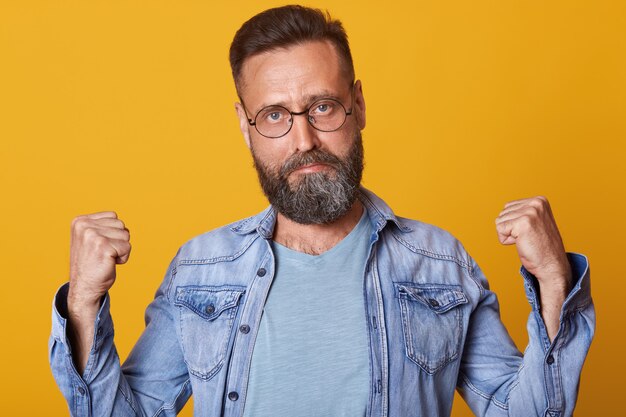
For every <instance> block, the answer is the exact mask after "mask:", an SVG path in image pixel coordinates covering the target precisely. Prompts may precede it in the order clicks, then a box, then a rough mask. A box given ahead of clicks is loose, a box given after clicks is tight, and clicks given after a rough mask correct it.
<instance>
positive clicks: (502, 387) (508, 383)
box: [457, 254, 595, 417]
mask: <svg viewBox="0 0 626 417" xmlns="http://www.w3.org/2000/svg"><path fill="white" fill-rule="evenodd" d="M568 258H569V260H570V264H571V267H572V273H573V277H574V285H573V288H572V290H571V291H570V292H569V294H568V295H567V297H566V299H565V302H564V303H563V306H562V309H561V311H560V317H559V318H558V326H557V332H556V335H555V336H554V338H553V339H552V340H550V338H549V337H548V331H547V327H546V326H545V324H544V319H543V318H542V316H541V314H540V309H541V303H540V297H539V296H538V291H537V289H538V284H537V280H536V278H535V277H533V276H532V275H531V274H530V273H529V272H528V271H527V270H526V269H525V268H522V276H523V277H524V284H525V290H526V295H527V298H528V301H529V303H530V305H531V308H532V310H531V312H530V315H529V317H528V321H527V329H528V345H527V346H526V349H525V351H524V354H523V355H522V354H521V353H520V352H519V351H518V350H517V348H516V347H515V344H514V343H513V341H512V340H511V338H510V337H509V335H508V333H507V331H506V328H505V327H504V325H503V324H502V321H501V320H500V313H499V305H498V300H497V298H496V295H495V294H494V293H493V292H491V291H490V290H489V285H488V283H487V280H486V278H485V276H484V275H483V273H482V271H481V270H480V268H479V267H478V265H476V264H475V263H474V262H473V261H472V265H473V268H472V269H473V275H474V278H475V279H476V280H477V281H478V282H480V283H481V286H482V296H481V298H480V301H479V304H478V305H477V306H476V308H475V310H474V312H473V313H472V316H471V318H470V326H469V329H468V332H467V336H466V342H465V347H464V352H463V358H462V362H461V371H460V373H459V380H458V382H457V388H458V390H459V393H460V394H461V396H463V398H464V399H465V401H466V402H467V404H468V405H469V406H470V408H471V409H472V411H473V412H474V413H475V414H476V415H477V416H485V417H496V416H503V417H504V416H515V417H531V416H541V417H544V416H547V417H555V416H558V417H568V416H571V415H572V413H573V411H574V407H575V405H576V398H577V396H578V384H579V380H580V374H581V371H582V366H583V363H584V361H585V357H586V355H587V351H588V349H589V346H590V344H591V340H592V338H593V334H594V327H595V312H594V308H593V303H592V300H591V294H590V285H589V267H588V263H587V259H586V258H585V257H584V256H583V255H579V254H568Z"/></svg>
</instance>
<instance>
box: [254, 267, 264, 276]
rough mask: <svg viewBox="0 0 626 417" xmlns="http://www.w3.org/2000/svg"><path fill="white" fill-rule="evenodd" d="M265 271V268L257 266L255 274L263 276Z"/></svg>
mask: <svg viewBox="0 0 626 417" xmlns="http://www.w3.org/2000/svg"><path fill="white" fill-rule="evenodd" d="M266 273H267V271H266V270H265V268H259V270H258V271H256V274H257V275H258V276H260V277H264V276H265V274H266Z"/></svg>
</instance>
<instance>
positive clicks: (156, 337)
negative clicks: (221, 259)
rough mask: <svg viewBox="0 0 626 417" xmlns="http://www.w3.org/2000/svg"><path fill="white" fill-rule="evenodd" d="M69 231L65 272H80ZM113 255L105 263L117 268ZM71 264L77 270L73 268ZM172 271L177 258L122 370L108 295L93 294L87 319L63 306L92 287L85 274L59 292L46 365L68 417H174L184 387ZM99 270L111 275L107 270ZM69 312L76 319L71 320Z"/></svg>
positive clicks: (77, 309)
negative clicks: (76, 293)
mask: <svg viewBox="0 0 626 417" xmlns="http://www.w3.org/2000/svg"><path fill="white" fill-rule="evenodd" d="M107 221H108V220H107ZM75 223H76V221H75V222H74V224H75ZM73 229H74V227H73ZM74 232H75V230H73V235H72V239H73V246H72V255H71V256H72V272H75V271H77V270H79V271H86V269H85V268H84V266H85V265H84V262H83V261H84V257H82V259H83V261H80V259H81V256H79V255H80V251H78V252H77V250H76V246H75V245H74V243H75V242H76V241H77V240H78V239H77V238H76V237H75V234H74ZM89 233H93V232H89ZM100 236H102V235H100ZM101 243H104V242H101ZM87 246H88V245H87ZM104 246H106V245H102V244H100V245H99V246H98V247H101V248H102V247H104ZM94 251H96V252H97V248H95V247H94V246H91V249H90V251H88V252H89V254H88V256H90V257H95V256H97V253H95V252H94ZM113 255H115V254H113ZM113 255H111V259H112V261H113V262H116V259H117V258H119V257H118V256H116V257H115V258H113ZM92 259H93V258H92ZM117 260H119V259H117ZM75 262H79V263H81V265H82V266H81V267H79V268H77V267H76V264H75ZM93 265H94V264H93V260H92V264H91V266H93ZM175 265H176V260H174V261H172V263H171V264H170V267H169V268H168V271H167V273H166V275H165V279H164V280H163V283H162V285H161V287H160V288H159V290H158V291H157V293H156V296H155V298H154V300H153V301H152V303H151V304H150V305H149V306H148V309H147V310H146V328H145V330H144V332H143V334H142V336H141V337H140V339H139V341H138V342H137V344H136V345H135V347H134V348H133V351H132V352H131V354H130V356H129V359H128V360H127V361H126V363H125V364H124V366H122V367H120V362H119V357H118V354H117V351H116V348H115V345H114V342H113V333H114V332H113V321H112V319H111V315H110V299H109V296H108V294H107V293H106V292H105V293H104V294H103V295H99V296H98V298H97V300H98V301H97V303H96V306H97V309H96V311H95V314H94V313H93V311H92V310H91V308H88V309H87V310H86V311H83V310H81V309H80V306H82V304H80V303H79V304H78V305H73V306H72V307H70V300H73V299H74V300H75V298H73V297H72V296H70V294H72V290H73V289H74V291H76V290H77V289H80V288H91V289H93V288H94V286H93V285H92V286H84V283H85V281H83V280H82V277H84V276H85V275H80V274H78V275H77V274H75V273H71V274H70V276H71V278H72V280H71V281H70V283H69V284H65V285H63V286H62V287H61V288H60V289H59V291H58V292H57V295H56V296H55V301H54V304H53V315H52V335H51V337H50V341H49V355H50V365H51V368H52V373H53V375H54V377H55V379H56V381H57V384H58V386H59V388H60V389H61V392H62V393H63V395H64V397H65V399H66V400H67V403H68V406H69V408H70V413H71V415H72V416H81V417H82V416H101V415H102V416H104V415H107V416H108V415H115V416H154V415H157V413H160V414H158V415H160V416H165V415H172V416H173V415H175V414H176V413H177V412H178V411H179V410H180V409H181V408H182V407H183V405H184V404H185V402H186V401H187V399H188V398H189V396H190V395H191V389H190V386H189V381H188V374H187V368H186V366H185V364H184V361H183V357H182V352H181V351H180V347H179V345H178V341H177V337H176V334H177V332H176V325H175V323H176V322H175V307H174V306H173V305H172V303H170V300H169V297H168V292H167V291H168V289H169V288H170V285H171V282H172V280H173V279H174V276H175ZM113 267H114V264H113ZM93 270H94V269H92V271H93ZM105 271H106V272H107V273H108V274H109V275H107V276H109V277H110V274H111V271H110V269H106V270H105ZM91 276H92V277H93V276H94V275H91ZM99 282H102V281H99ZM73 284H74V285H73ZM111 284H112V281H111ZM72 287H73V288H72ZM87 293H89V292H87ZM94 293H97V292H94ZM79 294H84V293H79ZM78 299H79V300H83V299H85V298H84V297H79V298H78ZM100 300H102V301H100ZM72 311H74V312H75V314H77V315H78V319H77V320H74V319H73V316H72V314H73V313H72ZM164 358H167V360H164Z"/></svg>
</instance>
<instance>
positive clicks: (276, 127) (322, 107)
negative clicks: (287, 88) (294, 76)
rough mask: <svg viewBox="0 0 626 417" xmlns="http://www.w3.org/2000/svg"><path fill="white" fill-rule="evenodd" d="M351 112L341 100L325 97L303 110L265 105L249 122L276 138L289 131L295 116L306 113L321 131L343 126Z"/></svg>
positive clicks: (309, 119) (312, 123)
mask: <svg viewBox="0 0 626 417" xmlns="http://www.w3.org/2000/svg"><path fill="white" fill-rule="evenodd" d="M351 114H352V109H350V110H346V108H345V107H344V106H343V104H341V102H340V101H339V100H335V99H334V98H323V99H320V100H317V101H315V102H314V103H313V104H311V105H310V106H309V108H308V109H306V110H303V111H301V112H293V111H291V110H289V109H288V108H286V107H283V106H279V105H272V106H267V107H263V108H262V109H261V110H259V112H258V113H257V114H256V116H255V117H254V120H253V119H248V123H250V126H254V128H255V129H256V130H257V132H259V133H260V134H261V135H263V136H265V137H267V138H271V139H276V138H280V137H282V136H285V135H286V134H287V133H289V131H290V130H291V127H292V126H293V116H303V115H306V120H307V121H308V122H309V124H310V125H311V126H312V127H313V128H314V129H317V130H319V131H321V132H334V131H335V130H339V129H340V128H341V126H343V124H344V123H345V122H346V119H347V118H348V116H350V115H351Z"/></svg>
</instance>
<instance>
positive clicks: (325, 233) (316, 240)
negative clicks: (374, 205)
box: [273, 199, 363, 255]
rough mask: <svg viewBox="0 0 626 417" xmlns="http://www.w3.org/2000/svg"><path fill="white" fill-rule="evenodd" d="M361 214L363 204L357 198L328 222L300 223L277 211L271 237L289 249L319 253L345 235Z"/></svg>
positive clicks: (310, 253)
mask: <svg viewBox="0 0 626 417" xmlns="http://www.w3.org/2000/svg"><path fill="white" fill-rule="evenodd" d="M362 214H363V205H362V204H361V202H360V201H359V200H358V199H356V200H355V201H354V203H353V204H352V207H350V210H348V212H347V213H346V214H344V215H343V216H342V217H340V218H339V219H337V220H335V221H334V222H332V223H328V224H300V223H296V222H294V221H293V220H290V219H288V218H287V217H285V216H283V215H282V214H281V213H278V214H277V216H276V227H275V228H274V237H273V239H274V241H275V242H276V243H280V244H281V245H283V246H286V247H288V248H289V249H292V250H295V251H298V252H304V253H308V254H309V255H319V254H321V253H324V252H326V251H327V250H329V249H331V248H332V247H333V246H335V245H336V244H337V243H339V242H340V241H341V240H342V239H343V238H344V237H346V236H347V235H348V234H349V233H350V232H351V231H352V229H354V226H356V224H357V223H358V222H359V219H360V218H361V215H362Z"/></svg>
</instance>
